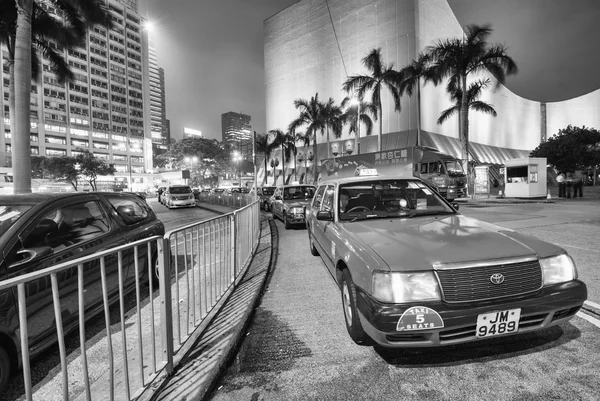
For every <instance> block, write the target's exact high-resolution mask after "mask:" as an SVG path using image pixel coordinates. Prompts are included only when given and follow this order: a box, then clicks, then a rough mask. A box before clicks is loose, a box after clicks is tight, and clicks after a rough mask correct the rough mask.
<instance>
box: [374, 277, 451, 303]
mask: <svg viewBox="0 0 600 401" xmlns="http://www.w3.org/2000/svg"><path fill="white" fill-rule="evenodd" d="M372 285H373V298H375V299H377V300H379V301H381V302H387V303H404V302H414V301H439V300H441V297H440V289H439V286H438V283H437V280H436V279H435V276H434V275H433V272H419V273H399V272H382V271H374V272H373V279H372Z"/></svg>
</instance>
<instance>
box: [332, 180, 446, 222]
mask: <svg viewBox="0 0 600 401" xmlns="http://www.w3.org/2000/svg"><path fill="white" fill-rule="evenodd" d="M338 199H339V201H338V211H339V219H340V221H356V220H363V219H373V218H395V217H399V218H404V217H416V216H427V215H439V214H454V213H455V212H454V210H452V208H451V207H449V206H448V205H447V204H446V203H445V202H444V200H442V198H441V197H440V196H439V195H438V194H437V193H436V192H435V191H434V190H432V189H430V188H429V187H428V186H427V185H425V184H423V183H422V182H420V181H414V180H373V181H363V182H356V183H350V184H346V185H342V186H340V189H339V196H338Z"/></svg>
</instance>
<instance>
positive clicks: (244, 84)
mask: <svg viewBox="0 0 600 401" xmlns="http://www.w3.org/2000/svg"><path fill="white" fill-rule="evenodd" d="M296 1H297V0H168V1H167V0H140V10H141V11H142V13H143V14H146V12H147V16H148V19H149V20H151V21H153V22H154V23H155V28H154V31H153V34H152V36H153V37H154V38H155V45H156V49H157V54H158V62H159V65H160V66H161V67H163V68H164V70H165V79H166V92H167V118H168V119H170V120H171V135H172V137H173V138H175V139H177V140H179V139H181V137H182V132H183V127H189V128H193V129H197V130H200V131H202V133H203V134H204V135H205V136H206V137H209V138H217V139H221V114H223V113H226V112H228V111H234V112H239V113H244V114H249V115H250V116H251V117H252V126H253V129H254V130H256V131H257V132H265V106H264V104H265V99H264V71H263V32H262V30H263V21H264V20H265V19H267V18H269V17H271V16H272V15H274V14H276V13H277V12H279V11H281V10H283V9H285V8H286V7H288V6H289V5H291V4H293V3H295V2H296ZM323 1H325V0H323ZM448 2H449V4H450V6H451V8H452V10H453V11H454V13H455V15H456V17H457V19H458V21H459V22H460V24H461V25H463V26H464V25H467V24H485V23H490V24H491V25H492V28H493V29H494V32H493V33H492V35H491V37H490V40H489V41H490V42H491V43H501V44H503V45H505V46H506V47H507V48H508V54H509V55H510V56H511V57H512V58H513V59H514V60H515V62H516V63H517V65H518V67H519V73H518V74H517V75H515V76H509V77H507V81H506V86H507V87H508V88H509V89H510V90H511V91H513V92H514V93H516V94H517V95H519V96H522V97H525V98H527V99H531V100H536V101H547V102H551V101H558V100H564V99H569V98H572V97H575V96H579V95H583V94H585V93H589V92H591V91H593V90H596V89H598V88H600V40H599V38H600V23H598V20H599V18H600V1H598V0H448ZM144 3H146V4H147V10H146V9H145V8H146V7H145V4H144Z"/></svg>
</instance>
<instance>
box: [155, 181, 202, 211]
mask: <svg viewBox="0 0 600 401" xmlns="http://www.w3.org/2000/svg"><path fill="white" fill-rule="evenodd" d="M163 196H164V202H163V204H164V205H165V206H166V207H168V208H169V209H171V208H174V207H196V198H195V197H194V193H193V192H192V188H190V187H189V186H188V185H169V186H168V187H167V189H166V190H165V192H164V193H163Z"/></svg>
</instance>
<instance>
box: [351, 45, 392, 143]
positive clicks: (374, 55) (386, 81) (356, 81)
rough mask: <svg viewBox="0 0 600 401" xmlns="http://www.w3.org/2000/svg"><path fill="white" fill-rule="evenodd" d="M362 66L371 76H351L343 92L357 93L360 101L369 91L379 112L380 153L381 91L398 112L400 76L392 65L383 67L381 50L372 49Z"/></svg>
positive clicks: (381, 123) (372, 101) (381, 136)
mask: <svg viewBox="0 0 600 401" xmlns="http://www.w3.org/2000/svg"><path fill="white" fill-rule="evenodd" d="M362 62H363V65H364V66H365V67H366V68H367V69H368V70H369V71H370V72H371V75H353V76H351V77H349V78H348V79H347V80H346V82H345V83H344V86H343V88H344V90H345V91H346V92H348V93H351V92H355V90H356V91H357V96H358V98H359V99H362V98H363V97H364V96H365V93H366V92H368V91H371V104H373V106H374V107H376V108H377V110H379V137H378V149H379V150H380V151H381V150H382V149H381V146H382V143H383V141H382V139H383V108H382V105H381V90H382V89H383V88H387V89H388V90H389V91H390V93H391V94H392V98H393V99H394V109H395V110H396V111H398V112H400V110H401V106H400V91H399V89H398V85H399V84H400V82H401V81H402V76H401V75H400V73H399V72H398V71H395V70H394V64H393V63H392V64H389V65H387V66H386V65H385V64H384V62H383V56H382V55H381V48H378V49H373V50H371V52H370V53H369V54H368V55H367V56H366V57H365V58H363V60H362Z"/></svg>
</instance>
